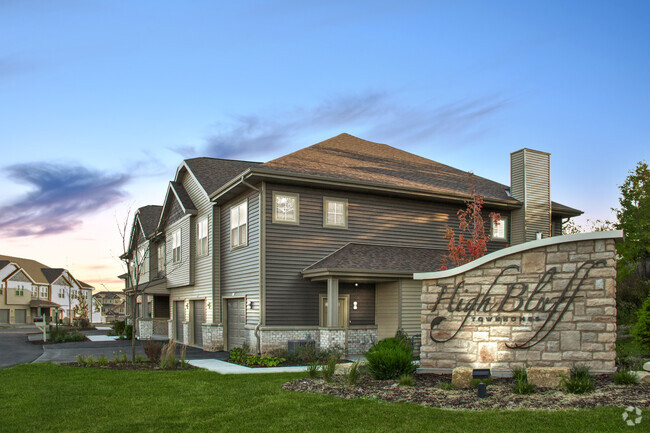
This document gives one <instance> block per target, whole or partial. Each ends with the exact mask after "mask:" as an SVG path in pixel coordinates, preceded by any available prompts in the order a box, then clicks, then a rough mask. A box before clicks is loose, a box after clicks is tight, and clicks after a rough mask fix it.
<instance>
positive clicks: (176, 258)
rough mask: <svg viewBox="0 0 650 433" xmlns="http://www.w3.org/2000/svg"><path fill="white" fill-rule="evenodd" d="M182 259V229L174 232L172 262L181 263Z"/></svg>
mask: <svg viewBox="0 0 650 433" xmlns="http://www.w3.org/2000/svg"><path fill="white" fill-rule="evenodd" d="M180 261H181V229H178V230H176V231H175V232H174V233H172V262H173V263H180Z"/></svg>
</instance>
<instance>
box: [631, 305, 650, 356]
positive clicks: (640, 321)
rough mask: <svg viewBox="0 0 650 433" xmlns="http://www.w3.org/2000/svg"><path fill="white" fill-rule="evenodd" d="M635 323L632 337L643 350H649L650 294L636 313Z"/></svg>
mask: <svg viewBox="0 0 650 433" xmlns="http://www.w3.org/2000/svg"><path fill="white" fill-rule="evenodd" d="M636 316H637V319H636V323H635V324H634V326H633V327H632V335H634V338H635V339H636V341H637V342H638V343H639V345H640V346H642V347H643V348H645V349H650V293H649V294H648V296H647V297H646V299H645V301H644V302H643V305H642V306H641V308H640V309H639V311H638V312H637V315H636Z"/></svg>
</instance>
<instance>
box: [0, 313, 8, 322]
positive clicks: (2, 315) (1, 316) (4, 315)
mask: <svg viewBox="0 0 650 433" xmlns="http://www.w3.org/2000/svg"><path fill="white" fill-rule="evenodd" d="M0 323H9V310H0Z"/></svg>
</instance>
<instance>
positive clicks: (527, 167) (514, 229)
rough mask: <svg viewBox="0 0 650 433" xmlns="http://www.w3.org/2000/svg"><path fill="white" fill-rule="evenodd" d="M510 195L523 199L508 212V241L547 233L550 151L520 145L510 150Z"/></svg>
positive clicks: (549, 225) (526, 239) (549, 233)
mask: <svg viewBox="0 0 650 433" xmlns="http://www.w3.org/2000/svg"><path fill="white" fill-rule="evenodd" d="M510 195H511V196H512V197H513V198H515V199H517V200H519V201H520V202H522V203H523V206H522V207H521V209H517V210H514V211H512V213H511V217H510V218H511V220H512V221H511V223H510V224H511V225H510V241H511V245H517V244H521V243H524V242H528V241H534V240H535V239H539V238H540V237H543V238H546V237H549V236H551V154H550V153H546V152H540V151H539V150H532V149H521V150H518V151H516V152H512V153H511V154H510Z"/></svg>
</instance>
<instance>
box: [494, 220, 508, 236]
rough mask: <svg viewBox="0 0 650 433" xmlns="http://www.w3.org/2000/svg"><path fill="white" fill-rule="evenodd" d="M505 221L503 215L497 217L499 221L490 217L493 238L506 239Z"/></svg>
mask: <svg viewBox="0 0 650 433" xmlns="http://www.w3.org/2000/svg"><path fill="white" fill-rule="evenodd" d="M506 223H507V219H506V218H505V217H503V216H502V217H501V218H500V219H499V222H497V221H495V220H494V218H493V219H492V239H493V240H500V241H505V240H506Z"/></svg>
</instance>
